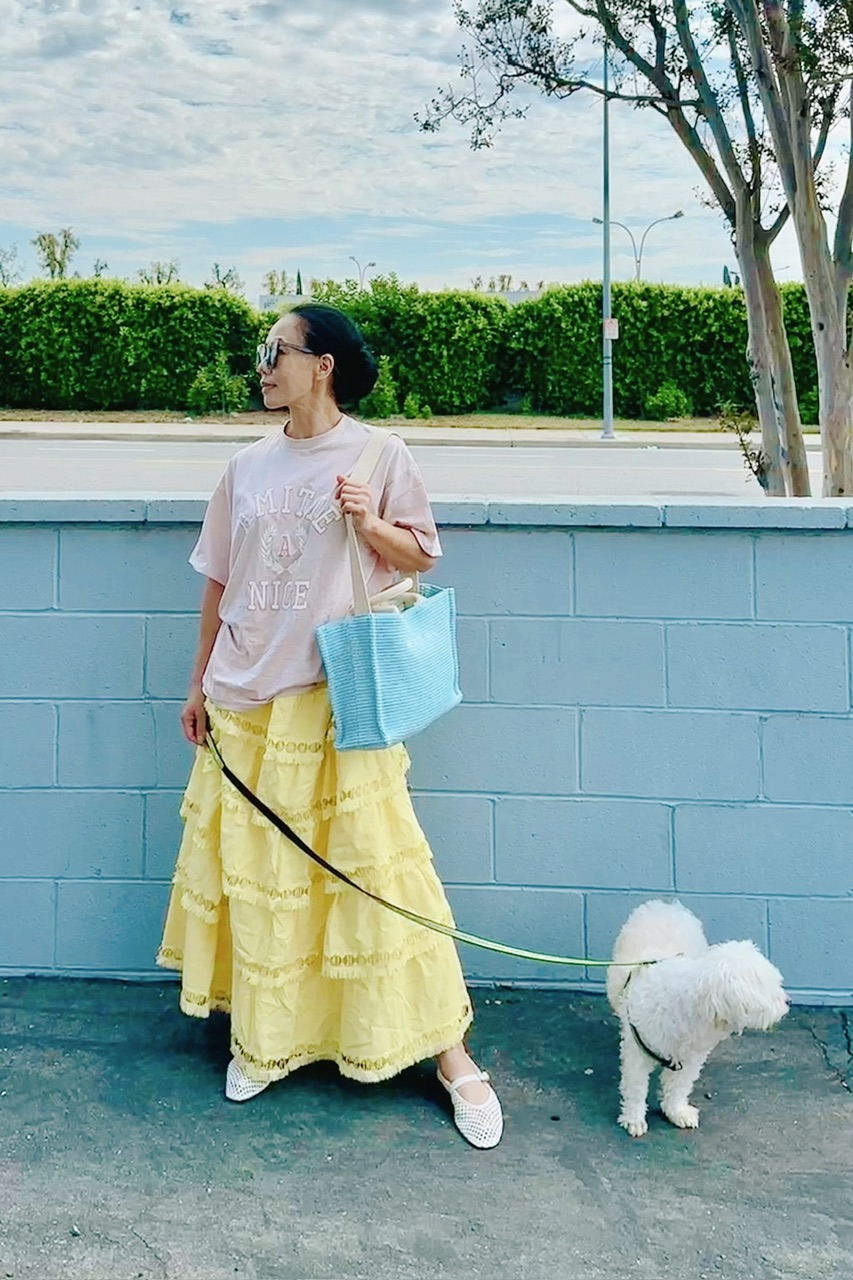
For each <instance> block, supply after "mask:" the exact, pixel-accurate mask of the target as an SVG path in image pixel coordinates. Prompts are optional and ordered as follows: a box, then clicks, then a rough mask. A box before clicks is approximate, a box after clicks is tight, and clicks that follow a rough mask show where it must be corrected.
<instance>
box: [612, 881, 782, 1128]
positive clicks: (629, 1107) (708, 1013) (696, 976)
mask: <svg viewBox="0 0 853 1280" xmlns="http://www.w3.org/2000/svg"><path fill="white" fill-rule="evenodd" d="M613 959H614V960H616V961H627V962H628V963H627V964H621V965H615V966H614V967H613V968H612V969H608V971H607V998H608V1000H609V1001H610V1005H611V1008H612V1009H613V1011H614V1013H615V1014H616V1015H617V1016H618V1018H619V1020H620V1022H621V1024H622V1039H621V1048H620V1058H621V1064H622V1075H621V1080H620V1085H619V1091H620V1094H621V1097H622V1110H621V1112H620V1113H619V1123H620V1124H621V1125H622V1126H623V1128H625V1129H627V1130H628V1132H629V1133H630V1134H631V1136H632V1137H633V1138H638V1137H640V1135H641V1134H644V1133H645V1132H646V1131H647V1129H648V1124H647V1122H646V1099H647V1097H648V1090H649V1078H650V1076H651V1074H652V1072H653V1071H654V1070H655V1068H656V1067H658V1066H660V1067H662V1068H663V1070H662V1072H661V1110H662V1111H663V1114H664V1115H665V1116H666V1118H667V1120H670V1121H671V1122H672V1123H673V1124H675V1125H678V1126H679V1128H682V1129H695V1128H696V1127H697V1126H698V1124H699V1112H698V1111H697V1109H696V1108H695V1107H693V1106H691V1105H690V1090H691V1089H692V1088H693V1086H694V1084H695V1083H696V1081H697V1079H698V1078H699V1073H700V1071H701V1070H702V1067H703V1066H704V1064H705V1061H706V1059H707V1057H708V1055H709V1054H710V1053H711V1050H712V1049H714V1047H715V1046H716V1045H718V1044H719V1043H720V1041H721V1040H725V1039H727V1037H728V1036H730V1035H739V1034H740V1033H741V1032H742V1031H744V1030H746V1029H747V1028H752V1029H753V1030H756V1031H767V1030H768V1028H770V1027H772V1026H773V1025H774V1024H775V1023H777V1022H778V1021H779V1019H780V1018H783V1017H784V1016H785V1014H786V1013H787V1012H788V997H787V995H786V994H785V992H784V991H783V989H782V975H781V974H780V972H779V970H778V969H776V968H775V967H774V966H773V965H772V964H771V963H770V961H769V960H767V959H766V958H765V957H764V956H763V955H762V954H761V952H760V951H759V950H758V948H757V947H756V945H755V943H753V942H721V943H719V944H717V945H716V946H713V947H709V946H708V943H707V942H706V940H705V934H704V931H703V929H702V925H701V923H700V922H699V921H698V920H697V919H696V916H694V915H693V913H692V911H688V910H687V908H686V907H684V906H682V905H681V903H680V902H672V903H668V902H659V901H653V902H644V903H643V904H642V906H639V907H637V909H636V910H635V911H632V912H631V914H630V916H629V917H628V919H627V920H626V921H625V923H624V925H623V926H622V929H621V931H620V933H619V937H618V938H617V939H616V943H615V946H614V948H613ZM641 960H660V963H659V964H652V965H639V964H636V963H635V964H633V965H632V964H631V963H630V962H632V961H634V962H636V961H641Z"/></svg>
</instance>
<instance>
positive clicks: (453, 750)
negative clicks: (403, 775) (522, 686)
mask: <svg viewBox="0 0 853 1280" xmlns="http://www.w3.org/2000/svg"><path fill="white" fill-rule="evenodd" d="M576 733H577V713H576V712H575V711H573V710H571V709H569V708H567V707H548V708H545V707H498V706H487V707H482V706H465V705H464V704H463V705H462V706H459V707H456V708H455V710H453V711H451V712H450V714H449V715H447V716H445V717H444V718H443V719H442V720H439V721H437V722H436V723H435V724H433V725H431V726H430V727H429V729H427V730H426V731H425V732H424V733H421V734H419V735H418V736H417V737H416V738H413V739H412V741H411V742H410V743H409V751H410V753H411V756H412V773H411V780H412V785H413V786H414V787H415V788H416V789H417V790H420V791H461V792H467V791H472V792H481V791H484V792H488V793H490V794H499V793H501V792H509V793H516V794H517V793H524V792H531V793H533V794H540V795H549V794H550V795H563V794H566V793H573V792H575V791H576V790H577V750H576Z"/></svg>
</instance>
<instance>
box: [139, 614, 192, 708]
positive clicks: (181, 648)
mask: <svg viewBox="0 0 853 1280" xmlns="http://www.w3.org/2000/svg"><path fill="white" fill-rule="evenodd" d="M198 634H199V620H198V614H195V613H191V614H186V615H183V616H182V615H180V614H168V613H167V614H155V615H154V616H153V617H150V618H148V619H147V621H146V628H145V692H146V693H147V694H148V695H149V696H150V697H152V698H185V697H186V694H187V686H188V684H189V678H190V670H191V668H192V663H193V657H194V656H195V651H196V646H197V645H198Z"/></svg>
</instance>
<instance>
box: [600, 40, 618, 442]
mask: <svg viewBox="0 0 853 1280" xmlns="http://www.w3.org/2000/svg"><path fill="white" fill-rule="evenodd" d="M607 70H608V68H607V41H606V40H605V42H604V138H603V147H602V149H603V152H604V166H603V167H604V173H603V192H602V194H603V203H604V218H603V219H602V226H603V227H604V278H603V280H602V299H601V301H602V307H601V318H602V325H601V363H602V368H601V372H602V381H603V404H602V423H601V438H602V440H613V439H615V432H614V430H613V339H612V336H611V320H612V315H611V301H610V102H609V100H608V97H607V87H608V86H607Z"/></svg>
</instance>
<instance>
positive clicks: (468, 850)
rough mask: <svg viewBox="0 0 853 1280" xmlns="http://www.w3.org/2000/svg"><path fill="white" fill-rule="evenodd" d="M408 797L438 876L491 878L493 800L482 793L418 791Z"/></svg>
mask: <svg viewBox="0 0 853 1280" xmlns="http://www.w3.org/2000/svg"><path fill="white" fill-rule="evenodd" d="M412 800H413V802H414V806H415V812H416V813H417V815H418V821H419V822H420V824H421V826H422V827H423V830H424V834H425V835H426V838H427V840H428V841H429V844H430V848H431V849H432V852H433V857H434V859H435V867H436V870H437V871H438V874H439V875H440V876H441V878H442V880H446V881H450V882H455V883H457V884H465V883H469V882H470V883H473V884H487V883H488V882H489V881H490V880H491V879H492V878H493V877H492V809H493V802H492V801H491V800H488V799H486V798H485V796H448V795H423V794H418V793H416V794H415V795H414V796H413V797H412Z"/></svg>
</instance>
